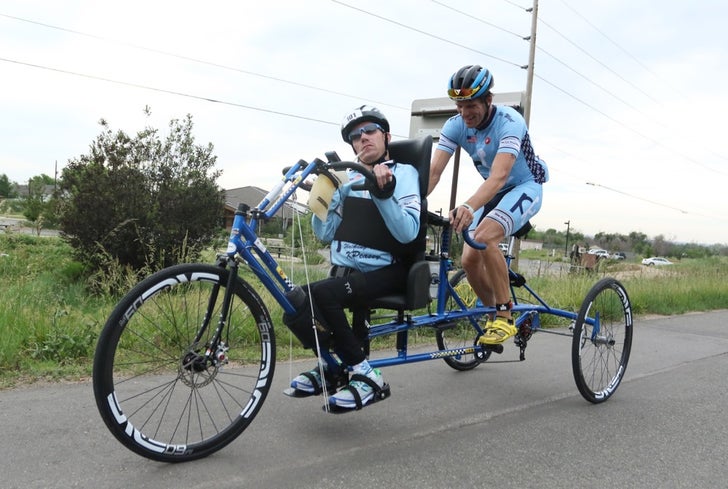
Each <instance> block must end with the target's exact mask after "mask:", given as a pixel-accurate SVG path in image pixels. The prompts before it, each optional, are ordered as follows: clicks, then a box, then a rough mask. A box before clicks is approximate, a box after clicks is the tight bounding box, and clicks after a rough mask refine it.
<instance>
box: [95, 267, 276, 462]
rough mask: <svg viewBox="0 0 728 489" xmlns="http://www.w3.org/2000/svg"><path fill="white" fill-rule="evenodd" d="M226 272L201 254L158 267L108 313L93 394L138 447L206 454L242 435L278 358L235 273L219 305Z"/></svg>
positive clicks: (255, 303) (158, 454)
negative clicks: (202, 260) (226, 302)
mask: <svg viewBox="0 0 728 489" xmlns="http://www.w3.org/2000/svg"><path fill="white" fill-rule="evenodd" d="M230 273H232V272H230V271H228V270H226V269H223V268H220V267H215V266H211V265H201V264H200V265H197V264H184V265H178V266H175V267H171V268H168V269H165V270H162V271H160V272H158V273H156V274H154V275H152V276H150V277H149V278H147V279H145V280H143V281H142V282H140V283H139V284H138V285H137V286H136V287H134V288H133V289H132V290H131V292H129V293H128V294H127V295H126V296H125V297H124V298H123V299H122V300H121V302H119V304H118V305H117V306H116V308H115V309H114V311H113V312H112V313H111V316H110V317H109V319H108V321H107V322H106V325H105V326H104V329H103V330H102V332H101V335H100V336H99V341H98V345H97V348H96V355H95V358H94V370H93V385H94V395H95V396H96V404H97V406H98V409H99V412H100V414H101V417H102V418H103V420H104V422H105V423H106V425H107V427H108V428H109V430H110V431H111V432H112V433H113V435H114V436H115V437H116V438H117V439H118V440H119V441H120V442H121V443H122V444H124V445H125V446H126V447H127V448H129V449H130V450H132V451H134V452H136V453H138V454H139V455H142V456H144V457H147V458H150V459H152V460H158V461H163V462H183V461H188V460H193V459H198V458H201V457H205V456H207V455H209V454H211V453H213V452H215V451H217V450H219V449H221V448H222V447H224V446H225V445H227V444H228V443H230V442H231V441H233V440H234V439H235V438H236V437H237V436H238V435H240V434H241V433H242V432H243V430H245V428H246V427H247V426H248V425H249V424H250V422H251V421H252V420H253V418H255V416H256V414H257V413H258V411H259V410H260V407H261V406H262V405H263V401H264V400H265V398H266V395H267V393H268V390H269V388H270V385H271V382H272V379H273V371H274V366H275V337H274V334H273V325H272V323H271V319H270V315H269V313H268V310H267V308H266V307H265V305H264V304H263V302H262V301H261V299H260V297H259V296H258V294H257V293H256V292H255V291H254V290H253V289H252V288H251V287H250V285H249V284H247V283H246V282H244V281H243V280H241V279H240V278H238V277H235V281H234V282H233V283H234V290H233V291H232V292H233V293H232V296H231V303H230V307H229V311H228V312H227V314H224V313H223V311H222V302H223V299H224V297H225V291H226V288H227V284H228V277H229V274H230ZM221 315H224V316H225V318H224V319H225V326H224V330H223V331H222V335H221V336H220V342H219V343H218V344H215V342H214V340H213V337H214V333H215V330H216V329H217V327H218V322H219V320H220V317H221Z"/></svg>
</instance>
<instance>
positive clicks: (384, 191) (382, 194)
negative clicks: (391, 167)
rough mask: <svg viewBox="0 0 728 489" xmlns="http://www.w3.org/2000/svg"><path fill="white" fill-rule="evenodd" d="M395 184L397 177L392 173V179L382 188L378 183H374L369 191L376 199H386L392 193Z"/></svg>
mask: <svg viewBox="0 0 728 489" xmlns="http://www.w3.org/2000/svg"><path fill="white" fill-rule="evenodd" d="M395 185H397V179H396V178H395V177H394V175H392V181H390V182H388V183H387V184H386V185H385V186H384V188H379V185H377V184H374V185H373V186H372V189H371V190H369V192H370V193H371V194H372V195H373V196H374V197H376V198H377V199H388V198H390V197H391V196H392V194H394V187H395Z"/></svg>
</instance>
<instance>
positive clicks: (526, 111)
mask: <svg viewBox="0 0 728 489" xmlns="http://www.w3.org/2000/svg"><path fill="white" fill-rule="evenodd" d="M527 12H531V35H530V36H529V37H527V38H526V39H527V40H528V41H529V43H530V44H529V49H528V66H526V96H525V99H524V101H523V118H524V119H525V120H526V127H528V126H529V122H530V120H531V98H532V95H533V64H534V62H535V60H536V26H537V25H538V0H533V7H532V8H531V9H529V10H527ZM520 249H521V240H520V239H516V240H515V241H514V243H513V261H512V263H511V264H512V265H513V269H514V270H516V271H518V254H519V251H520Z"/></svg>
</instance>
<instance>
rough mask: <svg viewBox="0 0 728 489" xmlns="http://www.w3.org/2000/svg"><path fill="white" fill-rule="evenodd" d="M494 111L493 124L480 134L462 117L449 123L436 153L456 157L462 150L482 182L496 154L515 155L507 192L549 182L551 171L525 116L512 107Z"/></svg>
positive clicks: (444, 127) (487, 174)
mask: <svg viewBox="0 0 728 489" xmlns="http://www.w3.org/2000/svg"><path fill="white" fill-rule="evenodd" d="M493 108H494V109H495V111H494V112H495V114H494V115H493V118H492V120H491V121H490V123H489V124H488V125H487V127H485V128H484V129H481V130H477V129H475V128H468V127H466V126H465V123H464V122H463V119H462V117H460V114H458V115H456V116H453V117H451V118H450V119H448V120H447V122H445V124H444V126H443V127H442V131H441V133H440V140H439V142H438V144H437V149H441V150H443V151H447V152H448V153H450V154H453V153H455V149H456V148H457V147H458V146H461V147H462V148H463V150H465V151H467V153H468V154H469V155H470V157H471V158H472V159H473V163H475V168H476V169H477V170H478V173H480V174H481V175H482V176H483V178H488V176H490V169H491V167H492V166H493V160H495V155H496V154H497V153H510V154H512V155H514V156H515V157H516V161H515V163H514V164H513V169H512V170H511V173H510V175H509V176H508V180H507V181H506V183H505V185H504V188H509V187H515V186H517V185H520V184H521V183H524V182H526V181H535V182H536V183H539V184H540V183H544V182H546V181H548V178H549V174H548V168H547V167H546V164H545V163H544V162H543V161H542V160H541V159H540V158H539V157H538V156H536V154H535V153H534V151H533V147H532V146H531V139H530V138H529V136H528V129H527V127H526V121H525V120H524V119H523V116H521V114H519V113H518V112H517V111H516V110H515V109H514V108H512V107H508V106H495V105H494V106H493Z"/></svg>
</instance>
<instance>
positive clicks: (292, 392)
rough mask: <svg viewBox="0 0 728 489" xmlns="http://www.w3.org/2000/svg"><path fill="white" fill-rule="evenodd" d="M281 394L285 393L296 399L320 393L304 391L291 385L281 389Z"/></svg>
mask: <svg viewBox="0 0 728 489" xmlns="http://www.w3.org/2000/svg"><path fill="white" fill-rule="evenodd" d="M283 394H285V395H287V396H288V397H295V398H298V399H302V398H304V397H312V396H318V395H320V394H316V393H313V392H305V391H302V390H298V389H294V388H293V387H288V388H286V389H283Z"/></svg>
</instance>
